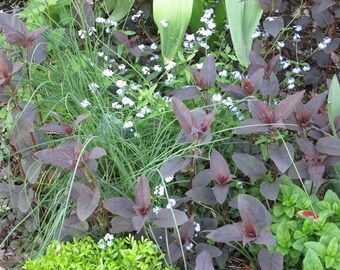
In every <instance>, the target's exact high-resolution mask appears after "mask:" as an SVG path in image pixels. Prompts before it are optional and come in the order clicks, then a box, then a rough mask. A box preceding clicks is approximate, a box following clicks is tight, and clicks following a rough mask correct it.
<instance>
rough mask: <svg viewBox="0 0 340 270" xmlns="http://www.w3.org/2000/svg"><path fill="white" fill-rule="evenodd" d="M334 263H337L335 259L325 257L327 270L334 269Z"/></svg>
mask: <svg viewBox="0 0 340 270" xmlns="http://www.w3.org/2000/svg"><path fill="white" fill-rule="evenodd" d="M334 262H335V259H334V258H331V257H328V256H326V257H325V263H326V268H327V269H328V268H330V267H332V265H333V264H334Z"/></svg>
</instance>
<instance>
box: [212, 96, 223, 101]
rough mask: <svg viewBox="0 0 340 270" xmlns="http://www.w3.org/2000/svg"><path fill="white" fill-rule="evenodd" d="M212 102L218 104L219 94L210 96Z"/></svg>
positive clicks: (220, 98) (220, 97)
mask: <svg viewBox="0 0 340 270" xmlns="http://www.w3.org/2000/svg"><path fill="white" fill-rule="evenodd" d="M212 100H213V101H214V102H220V101H221V100H222V95H221V94H214V95H212Z"/></svg>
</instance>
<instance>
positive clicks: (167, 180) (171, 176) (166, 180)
mask: <svg viewBox="0 0 340 270" xmlns="http://www.w3.org/2000/svg"><path fill="white" fill-rule="evenodd" d="M173 179H174V176H173V175H170V176H168V177H166V178H165V179H164V181H165V182H166V183H170V182H171V181H172V180H173Z"/></svg>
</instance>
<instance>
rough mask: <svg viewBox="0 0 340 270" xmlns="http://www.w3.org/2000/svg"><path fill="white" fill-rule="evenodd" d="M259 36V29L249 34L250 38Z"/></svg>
mask: <svg viewBox="0 0 340 270" xmlns="http://www.w3.org/2000/svg"><path fill="white" fill-rule="evenodd" d="M259 36H261V31H255V32H254V33H253V34H252V35H251V37H252V38H257V37H259Z"/></svg>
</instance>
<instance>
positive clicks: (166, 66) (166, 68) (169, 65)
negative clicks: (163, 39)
mask: <svg viewBox="0 0 340 270" xmlns="http://www.w3.org/2000/svg"><path fill="white" fill-rule="evenodd" d="M175 66H176V63H175V62H173V61H170V62H168V63H166V65H165V70H166V71H169V70H171V69H173V68H174V67H175Z"/></svg>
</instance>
